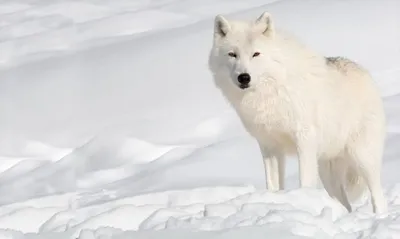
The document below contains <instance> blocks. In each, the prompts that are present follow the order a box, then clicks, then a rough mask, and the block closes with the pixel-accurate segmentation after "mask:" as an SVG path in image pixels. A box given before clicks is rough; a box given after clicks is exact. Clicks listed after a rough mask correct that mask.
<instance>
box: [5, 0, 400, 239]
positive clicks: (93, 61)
mask: <svg viewBox="0 0 400 239" xmlns="http://www.w3.org/2000/svg"><path fill="white" fill-rule="evenodd" d="M399 8H400V5H399V3H398V2H396V1H389V0H385V1H381V2H379V3H377V2H374V1H365V2H361V1H358V0H351V1H324V2H320V1H316V0H304V1H302V2H301V3H300V2H298V1H291V0H287V1H285V0H282V1H276V2H275V1H268V2H265V1H260V0H252V1H246V3H244V2H242V1H239V0H237V1H224V0H218V1H215V0H212V1H211V0H207V1H197V0H185V1H173V0H157V1H116V2H110V1H79V2H70V1H57V2H53V1H49V0H45V1H41V2H40V3H39V2H30V3H27V2H25V1H13V2H12V3H11V2H1V4H0V27H1V29H2V30H1V31H0V49H1V51H2V55H1V57H0V64H1V67H2V70H1V71H0V79H1V80H0V115H1V117H0V155H1V156H0V205H1V206H0V238H24V239H25V238H35V239H36V238H74V239H75V238H83V239H87V238H120V239H125V238H132V237H134V238H169V237H170V238H188V237H192V238H244V237H249V236H251V238H265V237H266V236H267V237H271V238H275V237H279V238H285V239H287V238H335V239H338V238H339V239H342V238H343V239H344V238H368V237H371V238H374V237H375V238H397V237H398V236H400V229H399V228H400V226H399V223H398V222H399V216H400V213H399V208H400V207H399V205H400V201H399V198H400V197H399V195H400V189H399V185H398V184H397V183H398V182H399V177H398V170H397V169H398V168H399V167H400V164H399V161H398V160H397V157H398V155H400V149H399V148H398V147H397V144H398V142H400V136H399V132H400V125H399V122H400V121H399V120H400V109H399V104H398V102H399V100H400V94H399V93H400V88H399V87H397V86H398V80H399V78H400V68H399V62H400V45H399V44H398V42H400V30H399V29H400V27H399V23H400V16H399V15H398V14H397V9H399ZM265 10H268V11H270V12H271V13H272V14H273V15H274V17H275V18H276V24H278V26H280V27H282V28H285V29H287V30H289V31H291V32H293V33H294V34H295V35H296V36H298V37H299V38H300V39H302V40H303V41H305V42H306V43H308V44H310V45H312V46H314V47H315V48H316V49H317V50H319V51H321V52H322V53H324V54H327V55H346V56H348V57H351V58H353V59H354V60H356V61H358V62H360V63H361V64H363V65H365V66H366V67H367V68H368V69H370V70H371V73H372V74H373V75H374V76H375V79H376V81H377V84H378V86H379V87H380V89H381V92H382V95H383V96H384V97H385V109H386V112H387V115H388V123H389V125H388V140H387V146H386V149H385V159H384V175H383V176H384V183H385V188H386V194H387V196H388V199H389V204H390V205H389V209H390V211H389V215H388V217H385V218H375V216H374V215H373V214H372V213H371V205H370V204H369V202H368V200H367V199H368V198H367V197H364V198H363V199H362V200H361V201H360V202H358V203H357V204H356V205H355V206H356V211H355V212H353V213H351V214H347V213H345V211H344V209H343V208H342V207H341V205H340V204H338V203H337V202H335V201H333V200H332V199H330V198H329V197H327V195H326V193H325V192H324V191H323V190H321V189H312V190H311V189H296V188H297V186H298V182H297V176H298V174H297V163H296V161H295V160H292V161H289V165H288V169H287V181H288V186H289V187H288V190H287V191H284V192H279V193H269V192H267V191H265V190H264V188H265V185H264V184H265V183H264V181H265V180H264V172H263V168H262V167H263V166H262V161H261V159H260V158H261V155H260V153H259V150H258V147H257V145H256V144H255V141H254V140H253V139H252V138H250V137H249V136H248V135H247V134H246V133H245V132H244V130H243V127H242V126H241V124H240V122H239V121H238V119H237V117H236V115H235V114H234V112H233V111H232V109H231V108H230V107H229V105H228V104H227V103H226V102H225V101H224V99H223V98H222V96H221V95H220V93H219V92H218V91H217V90H216V89H215V87H214V86H213V83H212V81H211V78H210V75H209V73H208V70H207V56H208V50H209V47H210V46H211V34H212V33H211V31H212V26H213V25H212V20H213V16H214V14H217V13H230V14H229V15H228V16H229V17H240V18H248V19H253V18H254V17H256V16H258V15H259V14H260V13H261V12H263V11H265ZM371 16H374V17H371ZM139 33H140V34H139Z"/></svg>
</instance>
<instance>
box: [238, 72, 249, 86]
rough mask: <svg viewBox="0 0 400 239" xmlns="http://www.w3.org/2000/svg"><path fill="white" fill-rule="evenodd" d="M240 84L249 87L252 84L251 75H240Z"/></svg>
mask: <svg viewBox="0 0 400 239" xmlns="http://www.w3.org/2000/svg"><path fill="white" fill-rule="evenodd" d="M237 79H238V82H239V83H240V84H242V85H247V84H249V83H250V79H251V77H250V75H249V74H248V73H242V74H240V75H238V78H237Z"/></svg>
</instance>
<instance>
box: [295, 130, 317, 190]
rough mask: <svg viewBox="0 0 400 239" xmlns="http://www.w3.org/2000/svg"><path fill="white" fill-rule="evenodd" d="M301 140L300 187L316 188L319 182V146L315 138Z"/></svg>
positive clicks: (299, 147)
mask: <svg viewBox="0 0 400 239" xmlns="http://www.w3.org/2000/svg"><path fill="white" fill-rule="evenodd" d="M307 139H308V140H300V141H298V145H297V156H298V158H299V174H300V187H302V188H303V187H309V188H315V187H316V186H317V183H318V161H317V146H316V144H315V141H314V140H310V138H307Z"/></svg>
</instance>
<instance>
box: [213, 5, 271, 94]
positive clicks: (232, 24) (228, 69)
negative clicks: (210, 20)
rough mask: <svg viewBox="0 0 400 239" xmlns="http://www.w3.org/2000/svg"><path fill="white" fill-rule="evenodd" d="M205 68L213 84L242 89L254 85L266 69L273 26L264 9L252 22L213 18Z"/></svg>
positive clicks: (220, 17)
mask: <svg viewBox="0 0 400 239" xmlns="http://www.w3.org/2000/svg"><path fill="white" fill-rule="evenodd" d="M214 24H215V25H214V40H213V48H212V50H211V54H210V58H209V67H210V70H211V72H212V73H213V74H214V75H218V76H217V77H216V78H217V79H216V80H217V81H224V82H216V83H217V85H219V86H222V85H224V86H225V87H235V88H236V89H238V90H246V89H247V88H251V87H252V86H254V85H256V84H257V83H258V81H259V80H260V76H261V75H263V74H264V73H265V71H266V64H267V62H268V61H269V59H270V56H269V53H270V52H271V50H273V46H272V45H273V44H272V42H273V40H274V36H275V30H274V26H273V24H272V21H271V16H270V14H269V13H267V12H264V13H263V14H262V15H261V16H260V17H258V18H257V19H256V20H255V21H254V22H240V21H228V20H227V19H226V18H224V17H223V16H221V15H217V16H216V17H215V23H214Z"/></svg>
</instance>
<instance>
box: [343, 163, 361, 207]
mask: <svg viewBox="0 0 400 239" xmlns="http://www.w3.org/2000/svg"><path fill="white" fill-rule="evenodd" d="M343 183H344V187H345V190H346V193H347V198H348V199H349V201H356V200H357V199H359V198H360V197H361V196H362V195H363V194H364V192H365V190H366V189H367V184H366V183H365V181H364V178H363V177H362V176H361V175H360V174H359V172H358V171H357V170H356V169H354V168H353V167H347V172H346V175H345V178H344V182H343Z"/></svg>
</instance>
